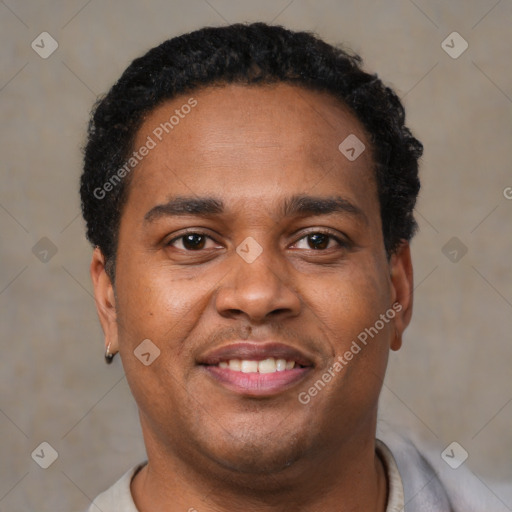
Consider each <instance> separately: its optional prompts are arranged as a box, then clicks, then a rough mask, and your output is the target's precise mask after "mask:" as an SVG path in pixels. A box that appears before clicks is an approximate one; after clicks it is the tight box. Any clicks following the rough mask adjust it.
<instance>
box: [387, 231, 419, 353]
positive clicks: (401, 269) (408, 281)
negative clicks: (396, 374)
mask: <svg viewBox="0 0 512 512" xmlns="http://www.w3.org/2000/svg"><path fill="white" fill-rule="evenodd" d="M390 278H391V288H392V304H393V309H394V310H395V311H396V315H395V319H394V328H395V334H394V336H393V338H392V340H391V345H390V348H391V349H392V350H399V349H400V347H401V346H402V335H403V333H404V331H405V329H406V328H407V326H408V325H409V322H410V321H411V316H412V306H413V290H414V279H413V270H412V261H411V249H410V246H409V243H408V242H406V241H404V242H403V243H402V244H401V245H400V247H399V248H398V249H397V250H396V251H395V253H393V255H392V256H391V261H390Z"/></svg>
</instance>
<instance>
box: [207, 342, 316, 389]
mask: <svg viewBox="0 0 512 512" xmlns="http://www.w3.org/2000/svg"><path fill="white" fill-rule="evenodd" d="M269 357H273V358H275V359H286V360H287V361H295V363H296V364H298V365H300V366H295V367H294V368H292V369H291V370H283V371H279V372H274V373H257V372H255V373H242V372H238V371H233V370H230V369H229V368H220V367H219V366H217V365H218V364H219V363H220V362H221V361H229V360H230V359H246V360H249V361H262V360H264V359H267V358H269ZM198 364H199V365H200V367H201V368H202V369H203V370H204V371H205V373H206V374H207V375H208V376H209V377H211V378H212V379H214V380H215V381H216V382H217V383H219V384H220V385H221V386H223V387H225V388H227V389H228V390H230V391H232V392H234V393H236V394H239V395H243V396H249V397H266V396H267V397H268V396H274V395H277V394H280V393H283V392H285V391H286V390H288V389H290V388H291V387H293V386H295V385H296V384H297V383H298V382H300V381H302V380H303V379H305V378H306V375H307V374H309V373H310V372H311V371H312V370H313V367H314V364H313V361H312V360H311V359H310V358H309V357H307V356H306V355H305V354H304V353H302V352H301V351H300V350H298V349H296V348H294V347H290V346H288V345H285V344H282V343H262V342H258V343H251V342H244V343H231V344H229V345H226V346H223V347H220V348H217V349H215V350H213V351H211V352H208V353H207V354H205V355H204V356H203V357H201V358H200V360H199V361H198Z"/></svg>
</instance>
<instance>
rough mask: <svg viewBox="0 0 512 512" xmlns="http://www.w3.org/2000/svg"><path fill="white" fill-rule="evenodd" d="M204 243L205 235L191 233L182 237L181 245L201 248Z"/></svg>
mask: <svg viewBox="0 0 512 512" xmlns="http://www.w3.org/2000/svg"><path fill="white" fill-rule="evenodd" d="M205 243H206V237H204V236H203V235H198V234H195V233H191V234H190V235H185V236H184V237H183V247H185V249H189V250H197V249H202V248H203V247H204V245H205Z"/></svg>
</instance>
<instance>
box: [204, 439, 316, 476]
mask: <svg viewBox="0 0 512 512" xmlns="http://www.w3.org/2000/svg"><path fill="white" fill-rule="evenodd" d="M231 432H233V431H231ZM201 444H203V443H201ZM307 444H308V442H307V439H304V438H301V436H299V435H297V434H296V433H289V432H288V433H285V432H282V433H281V435H280V436H276V431H275V430H274V431H273V432H268V431H266V430H265V431H261V430H260V431H254V429H252V430H251V431H250V432H243V431H242V432H241V431H237V432H236V434H233V435H231V436H230V435H229V434H228V432H224V435H223V436H222V439H221V440H218V441H217V442H215V443H212V444H210V443H208V446H204V444H203V446H204V450H203V453H204V454H205V455H207V456H208V457H209V458H210V459H211V460H212V461H213V462H214V463H215V464H216V465H217V466H220V467H222V468H224V469H225V470H227V471H228V472H236V473H237V474H246V475H248V476H252V477H257V476H258V475H261V476H268V475H269V474H273V475H278V474H279V473H281V472H283V471H285V470H287V469H289V468H290V467H291V466H293V464H294V463H295V462H297V461H298V460H300V458H301V457H302V456H303V455H304V453H305V452H306V451H307Z"/></svg>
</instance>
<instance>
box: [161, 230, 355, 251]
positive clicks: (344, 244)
mask: <svg viewBox="0 0 512 512" xmlns="http://www.w3.org/2000/svg"><path fill="white" fill-rule="evenodd" d="M188 235H198V236H201V237H205V238H208V239H210V240H212V241H214V242H215V243H218V242H217V241H216V240H215V239H214V238H213V237H211V236H210V235H208V234H207V233H204V232H201V231H188V232H186V233H183V234H181V235H180V236H177V237H174V238H173V239H172V240H169V242H166V244H165V245H166V247H172V245H173V243H175V242H176V241H178V240H181V239H183V238H185V237H186V236H188ZM310 235H325V236H328V237H329V239H331V240H334V241H335V242H336V243H337V244H338V246H339V247H340V248H347V247H348V246H349V242H348V241H347V240H344V239H342V238H341V237H339V236H338V235H335V234H333V233H331V232H330V231H324V230H315V231H309V232H308V233H305V234H304V235H303V236H301V237H300V238H299V239H298V240H297V241H296V242H294V244H293V245H296V244H297V243H298V242H300V241H301V240H304V239H305V238H307V237H308V236H310ZM328 249H329V247H328V248H327V249H312V248H310V249H309V250H311V251H318V252H324V251H326V250H328ZM331 249H332V248H331ZM179 250H181V251H185V252H199V251H201V250H202V249H198V250H195V251H194V250H193V249H179Z"/></svg>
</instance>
